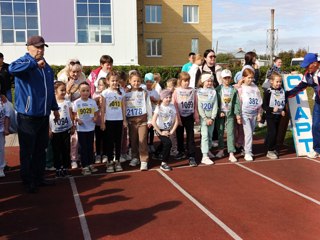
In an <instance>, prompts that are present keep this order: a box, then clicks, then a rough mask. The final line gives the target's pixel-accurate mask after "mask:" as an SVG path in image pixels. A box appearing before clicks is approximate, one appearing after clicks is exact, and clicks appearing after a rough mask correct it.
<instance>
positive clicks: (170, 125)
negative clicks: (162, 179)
mask: <svg viewBox="0 0 320 240" xmlns="http://www.w3.org/2000/svg"><path fill="white" fill-rule="evenodd" d="M171 96H172V92H171V91H170V90H163V91H161V92H160V99H161V102H160V104H159V105H158V106H157V107H156V109H155V111H154V115H153V118H152V125H153V127H154V129H155V130H156V133H157V136H158V137H159V138H160V140H161V145H160V146H161V147H160V148H161V149H162V151H161V156H162V159H161V160H162V162H161V166H160V169H161V170H163V171H171V170H172V168H171V167H170V166H169V165H168V164H167V161H168V159H169V157H170V149H171V146H172V143H171V140H170V135H173V134H174V132H175V130H176V128H177V127H178V116H177V112H176V108H175V106H174V105H173V104H172V103H171Z"/></svg>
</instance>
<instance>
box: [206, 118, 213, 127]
mask: <svg viewBox="0 0 320 240" xmlns="http://www.w3.org/2000/svg"><path fill="white" fill-rule="evenodd" d="M206 123H207V126H211V125H212V124H213V120H212V119H211V118H208V119H206Z"/></svg>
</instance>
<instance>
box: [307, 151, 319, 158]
mask: <svg viewBox="0 0 320 240" xmlns="http://www.w3.org/2000/svg"><path fill="white" fill-rule="evenodd" d="M307 157H308V158H317V157H319V153H317V152H316V151H312V152H309V153H308V154H307Z"/></svg>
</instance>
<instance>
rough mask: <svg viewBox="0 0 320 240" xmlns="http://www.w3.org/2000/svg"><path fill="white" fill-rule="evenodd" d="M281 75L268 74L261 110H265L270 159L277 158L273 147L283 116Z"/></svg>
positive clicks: (284, 101) (284, 100) (283, 96)
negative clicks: (268, 78) (268, 82)
mask: <svg viewBox="0 0 320 240" xmlns="http://www.w3.org/2000/svg"><path fill="white" fill-rule="evenodd" d="M281 84H282V77H281V75H280V74H279V73H276V72H274V73H272V74H271V76H270V88H268V89H267V90H266V91H265V92H264V96H263V105H262V107H263V110H265V111H266V120H267V136H266V145H267V149H268V152H267V157H268V158H270V159H278V155H277V152H276V150H277V149H275V147H276V138H277V134H278V127H279V122H280V119H281V116H285V114H286V112H285V105H286V99H285V91H284V90H283V88H282V87H281Z"/></svg>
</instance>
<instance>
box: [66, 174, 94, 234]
mask: <svg viewBox="0 0 320 240" xmlns="http://www.w3.org/2000/svg"><path fill="white" fill-rule="evenodd" d="M69 180H70V184H71V188H72V193H73V198H74V201H75V203H76V207H77V211H78V216H79V220H80V224H81V229H82V233H83V238H84V239H85V240H91V235H90V231H89V227H88V223H87V220H86V215H85V214H84V211H83V207H82V203H81V200H80V197H79V193H78V189H77V185H76V182H75V181H74V178H73V177H70V178H69Z"/></svg>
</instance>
